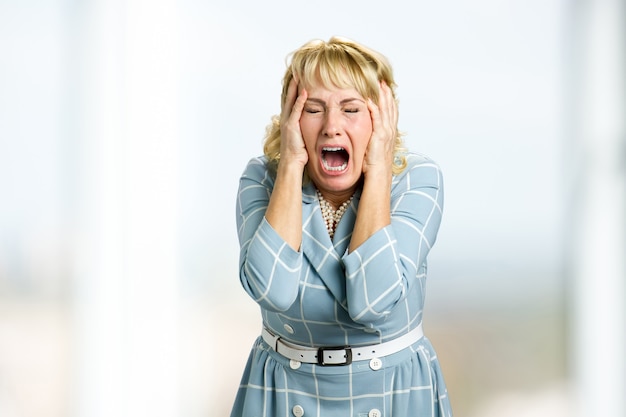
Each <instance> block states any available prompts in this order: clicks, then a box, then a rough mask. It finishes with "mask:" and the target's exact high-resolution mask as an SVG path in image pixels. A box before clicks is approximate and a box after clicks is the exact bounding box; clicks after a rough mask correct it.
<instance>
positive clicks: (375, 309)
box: [343, 157, 443, 323]
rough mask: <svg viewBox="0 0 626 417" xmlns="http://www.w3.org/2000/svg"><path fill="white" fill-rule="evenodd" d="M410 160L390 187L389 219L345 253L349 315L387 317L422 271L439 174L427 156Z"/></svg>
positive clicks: (437, 210)
mask: <svg viewBox="0 0 626 417" xmlns="http://www.w3.org/2000/svg"><path fill="white" fill-rule="evenodd" d="M415 158H417V157H414V158H413V159H411V162H410V164H409V166H408V167H407V168H406V169H405V171H404V172H403V174H401V176H399V177H397V178H396V179H395V181H394V185H393V187H392V195H391V224H390V225H389V226H386V227H384V228H382V229H381V230H379V231H377V232H376V233H374V234H373V235H372V236H371V237H370V238H369V239H368V240H366V241H365V242H364V243H363V244H362V245H361V246H359V247H358V248H357V249H356V250H354V251H352V252H350V253H347V254H346V255H345V256H344V257H343V261H344V266H345V269H346V294H347V301H348V309H349V313H350V316H351V317H352V319H353V320H355V321H357V322H361V323H373V322H376V321H378V320H380V319H383V318H384V317H386V316H387V315H388V314H389V313H390V312H391V311H392V310H393V308H394V306H396V305H398V303H399V302H400V301H402V300H403V299H404V298H405V297H406V295H407V294H408V293H409V290H410V287H411V286H412V285H419V282H418V281H419V280H420V278H423V277H424V275H425V274H426V257H427V255H428V252H429V251H430V249H431V248H432V246H433V244H434V243H435V240H436V237H437V232H438V230H439V225H440V224H441V216H442V209H443V178H442V174H441V170H440V168H439V166H438V165H437V164H436V163H434V162H433V161H431V160H429V159H424V158H422V157H419V158H420V159H415Z"/></svg>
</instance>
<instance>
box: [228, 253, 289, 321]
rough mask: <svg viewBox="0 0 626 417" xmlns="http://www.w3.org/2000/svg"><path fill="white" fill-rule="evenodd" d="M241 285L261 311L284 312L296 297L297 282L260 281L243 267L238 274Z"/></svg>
mask: <svg viewBox="0 0 626 417" xmlns="http://www.w3.org/2000/svg"><path fill="white" fill-rule="evenodd" d="M239 277H240V281H241V285H242V286H243V288H244V290H245V291H246V293H248V295H249V296H250V297H251V298H252V299H253V300H254V301H255V302H256V303H257V304H259V306H261V307H262V308H263V309H266V310H270V311H274V312H285V311H287V310H289V308H291V306H292V305H293V303H294V302H295V301H296V298H297V297H298V290H299V283H298V280H297V279H295V280H293V282H292V283H289V282H284V281H283V282H279V280H270V281H267V280H263V279H260V278H259V276H258V275H256V274H255V273H254V272H253V271H250V270H247V268H246V266H245V265H244V266H243V267H242V268H241V270H240V273H239Z"/></svg>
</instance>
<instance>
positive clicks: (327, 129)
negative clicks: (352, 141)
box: [322, 108, 341, 138]
mask: <svg viewBox="0 0 626 417" xmlns="http://www.w3.org/2000/svg"><path fill="white" fill-rule="evenodd" d="M322 133H323V134H324V136H326V137H329V138H331V137H335V136H338V135H340V134H341V111H340V110H339V109H334V108H328V109H327V110H326V113H325V115H324V126H323V131H322Z"/></svg>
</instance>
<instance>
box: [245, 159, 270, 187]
mask: <svg viewBox="0 0 626 417" xmlns="http://www.w3.org/2000/svg"><path fill="white" fill-rule="evenodd" d="M271 177H272V176H271V175H270V169H269V163H268V160H267V158H266V157H265V156H257V157H254V158H251V159H250V160H249V161H248V163H247V164H246V166H245V168H244V170H243V173H242V174H241V179H242V180H245V179H248V180H253V181H259V182H265V181H269V180H271V181H272V182H273V180H272V178H271Z"/></svg>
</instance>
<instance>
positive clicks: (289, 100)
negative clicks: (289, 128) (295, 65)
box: [281, 77, 298, 121]
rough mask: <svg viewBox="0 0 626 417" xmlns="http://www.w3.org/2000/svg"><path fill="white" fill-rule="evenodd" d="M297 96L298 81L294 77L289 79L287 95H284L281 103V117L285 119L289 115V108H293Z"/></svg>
mask: <svg viewBox="0 0 626 417" xmlns="http://www.w3.org/2000/svg"><path fill="white" fill-rule="evenodd" d="M297 96H298V81H297V80H296V78H295V77H293V78H291V81H289V86H288V87H287V96H286V97H285V102H284V103H283V108H282V109H281V119H283V121H284V120H287V119H288V118H289V116H290V115H291V109H292V108H293V105H294V103H295V102H296V98H297Z"/></svg>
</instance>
